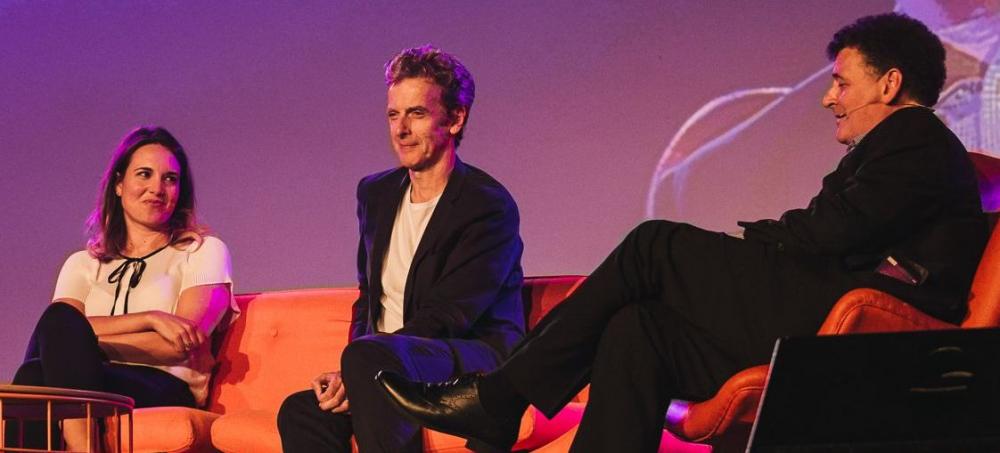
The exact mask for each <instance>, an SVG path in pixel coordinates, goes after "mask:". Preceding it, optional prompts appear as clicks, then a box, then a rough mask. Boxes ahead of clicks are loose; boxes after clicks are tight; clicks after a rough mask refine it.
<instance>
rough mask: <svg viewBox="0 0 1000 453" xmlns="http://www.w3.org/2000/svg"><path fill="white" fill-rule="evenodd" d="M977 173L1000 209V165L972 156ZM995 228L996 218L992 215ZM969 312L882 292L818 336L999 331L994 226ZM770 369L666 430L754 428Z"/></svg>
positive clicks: (868, 294) (987, 204) (861, 296)
mask: <svg viewBox="0 0 1000 453" xmlns="http://www.w3.org/2000/svg"><path fill="white" fill-rule="evenodd" d="M969 154H970V157H971V159H972V161H973V164H974V165H975V167H976V172H977V176H978V180H979V190H980V193H981V197H982V201H983V209H984V211H987V212H992V211H996V210H998V209H1000V160H998V159H995V158H992V157H989V156H985V155H981V154H976V153H969ZM991 223H992V224H993V225H996V214H995V213H994V214H991ZM968 302H969V312H968V314H967V315H966V318H965V320H964V321H963V322H962V324H961V326H957V325H954V324H950V323H946V322H943V321H940V320H938V319H935V318H932V317H930V316H928V315H926V314H924V313H923V312H921V311H919V310H917V309H916V308H913V307H912V306H910V305H909V304H907V303H905V302H903V301H901V300H899V299H897V298H895V297H893V296H891V295H889V294H886V293H883V292H881V291H878V290H874V289H868V288H861V289H856V290H853V291H850V292H848V293H847V294H845V295H844V296H843V297H841V299H840V300H839V301H838V302H837V304H836V305H834V307H833V309H832V310H831V311H830V314H829V315H828V316H827V318H826V321H825V322H824V323H823V325H822V326H821V327H820V330H819V332H818V334H819V335H837V334H847V333H874V332H903V331H915V330H935V329H956V328H959V327H962V328H976V327H997V326H1000V228H996V227H995V226H994V228H993V232H992V234H991V237H990V240H989V242H988V243H987V245H986V249H985V251H984V252H983V257H982V259H981V260H980V262H979V267H978V268H977V270H976V275H975V278H974V279H973V281H972V289H971V291H970V294H969V301H968ZM766 371H767V366H766V365H762V366H757V367H754V368H749V369H747V370H744V371H742V372H740V373H738V374H736V375H735V376H733V377H732V378H730V380H729V381H728V382H726V383H725V384H724V385H723V386H722V388H721V389H719V391H718V392H717V393H716V395H715V396H714V397H713V398H712V399H710V400H708V401H705V402H701V403H695V404H692V405H690V407H689V408H688V410H687V414H686V416H685V417H681V418H680V419H679V420H676V421H674V422H673V423H670V424H668V426H667V428H668V429H669V430H670V431H672V432H674V433H676V434H678V435H679V436H682V437H684V438H686V439H692V440H705V439H710V438H713V437H716V436H718V435H720V434H722V433H724V432H726V430H727V429H728V428H729V427H730V426H731V425H732V424H733V422H734V421H737V420H739V421H742V422H746V423H752V422H753V419H754V416H755V415H756V411H757V405H758V404H759V402H760V395H761V391H762V390H763V388H764V383H765V381H766V375H767V373H766Z"/></svg>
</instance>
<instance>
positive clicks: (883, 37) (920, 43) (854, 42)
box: [826, 13, 945, 107]
mask: <svg viewBox="0 0 1000 453" xmlns="http://www.w3.org/2000/svg"><path fill="white" fill-rule="evenodd" d="M847 47H851V48H854V49H857V50H858V51H860V52H861V53H862V55H864V57H865V62H866V63H868V65H869V66H871V67H872V69H874V70H875V71H876V73H877V75H882V74H885V73H886V72H888V71H889V70H890V69H892V68H896V69H899V71H900V72H902V73H903V85H902V86H901V87H900V93H905V94H907V95H909V96H910V97H912V98H913V99H915V100H916V101H917V102H919V103H921V104H923V105H925V106H928V107H930V106H932V105H934V104H936V103H937V101H938V97H939V96H940V95H941V88H942V87H943V86H944V79H945V66H944V46H942V45H941V40H940V39H938V37H937V36H936V35H934V33H933V32H931V31H930V30H929V29H927V26H926V25H924V24H923V23H922V22H920V21H919V20H916V19H914V18H912V17H910V16H907V15H905V14H899V13H889V14H879V15H875V16H867V17H862V18H860V19H858V20H857V21H856V22H854V23H853V24H851V25H848V26H846V27H844V28H841V29H840V30H839V31H837V33H835V34H834V35H833V39H832V40H830V44H828V45H827V46H826V56H827V57H828V58H829V59H830V60H831V61H832V60H834V59H836V58H837V54H838V53H839V52H840V51H841V50H843V49H844V48H847Z"/></svg>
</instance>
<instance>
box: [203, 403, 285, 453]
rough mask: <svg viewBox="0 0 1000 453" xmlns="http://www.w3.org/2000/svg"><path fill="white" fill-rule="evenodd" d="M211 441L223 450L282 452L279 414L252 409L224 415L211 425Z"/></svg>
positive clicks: (246, 452)
mask: <svg viewBox="0 0 1000 453" xmlns="http://www.w3.org/2000/svg"><path fill="white" fill-rule="evenodd" d="M212 444H213V445H215V448H218V449H219V450H222V451H224V452H240V453H273V452H280V451H281V438H280V437H279V436H278V421H277V416H276V413H275V412H271V411H264V410H249V411H238V412H234V413H231V414H226V415H223V416H222V417H220V418H219V419H218V420H216V421H215V423H214V424H213V425H212Z"/></svg>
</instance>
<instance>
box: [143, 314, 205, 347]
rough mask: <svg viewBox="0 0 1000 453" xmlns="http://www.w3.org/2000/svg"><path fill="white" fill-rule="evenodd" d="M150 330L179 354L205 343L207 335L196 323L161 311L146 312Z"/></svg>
mask: <svg viewBox="0 0 1000 453" xmlns="http://www.w3.org/2000/svg"><path fill="white" fill-rule="evenodd" d="M144 314H145V316H146V322H147V323H148V325H149V328H150V329H152V330H154V331H156V333H158V334H160V336H161V337H163V338H164V339H165V340H167V341H168V342H170V344H171V345H173V347H174V349H176V350H177V351H178V352H189V351H192V350H194V349H197V348H198V347H200V346H201V345H202V344H203V343H205V334H204V333H203V332H202V331H201V329H199V328H198V325H197V324H195V322H194V321H191V320H189V319H187V318H182V317H180V316H176V315H172V314H170V313H165V312H162V311H159V310H152V311H147V312H144Z"/></svg>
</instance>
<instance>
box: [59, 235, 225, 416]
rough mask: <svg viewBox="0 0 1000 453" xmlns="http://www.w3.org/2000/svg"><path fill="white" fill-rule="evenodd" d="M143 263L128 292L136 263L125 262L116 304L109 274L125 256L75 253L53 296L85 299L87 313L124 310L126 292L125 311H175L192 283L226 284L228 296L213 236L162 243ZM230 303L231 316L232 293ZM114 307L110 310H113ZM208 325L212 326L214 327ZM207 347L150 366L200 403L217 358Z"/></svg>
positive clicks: (220, 246)
mask: <svg viewBox="0 0 1000 453" xmlns="http://www.w3.org/2000/svg"><path fill="white" fill-rule="evenodd" d="M144 261H145V262H146V267H145V270H144V271H143V273H142V278H141V280H139V283H138V284H137V285H136V287H135V288H132V289H131V290H129V281H130V280H131V278H132V275H133V273H135V271H136V266H134V265H131V266H128V268H127V269H126V271H125V273H124V275H122V276H121V288H120V290H119V294H118V299H117V302H116V301H115V288H116V287H117V286H118V284H116V283H108V276H109V275H110V274H111V273H112V272H114V271H115V270H116V269H118V268H119V267H120V266H121V265H122V264H123V263H124V262H125V259H116V260H112V261H110V262H107V263H101V262H100V261H99V260H97V259H95V258H94V257H92V256H90V254H89V253H88V252H87V251H86V250H81V251H79V252H76V253H74V254H72V255H70V257H69V258H68V259H66V263H65V264H63V267H62V271H60V272H59V278H58V280H57V281H56V290H55V294H53V296H52V300H58V299H75V300H78V301H81V302H83V306H84V312H85V314H86V315H87V316H109V315H112V314H114V315H120V314H122V313H123V311H124V309H125V296H126V293H128V313H141V312H144V311H150V310H160V311H164V312H167V313H171V314H173V313H174V312H175V311H176V309H177V301H178V299H180V295H181V292H183V291H184V290H185V289H188V288H191V287H194V286H200V285H214V284H220V283H224V284H227V285H229V287H230V288H229V289H230V295H232V284H233V280H232V277H231V275H230V274H231V270H230V269H231V263H230V257H229V249H227V248H226V244H225V243H223V242H222V241H221V240H219V239H218V238H216V237H212V236H206V237H205V238H204V241H203V242H202V243H201V244H200V246H199V244H198V243H197V242H192V243H191V244H189V245H187V246H185V248H184V249H183V250H181V249H177V248H176V247H166V248H164V249H163V250H160V251H159V252H157V253H155V254H153V255H152V256H149V257H148V258H145V260H144ZM229 305H230V307H231V308H230V309H231V310H233V312H234V314H235V313H237V312H239V308H238V307H237V306H236V299H235V298H234V297H232V296H230V303H229ZM112 307H114V313H111V310H112ZM232 319H235V316H234V317H233V318H232ZM212 327H213V329H214V328H215V327H216V326H212ZM209 349H210V348H199V350H198V351H196V352H195V353H193V354H191V355H190V356H189V357H188V359H187V360H185V361H184V362H183V363H181V364H178V365H174V366H160V365H148V366H153V367H155V368H159V369H161V370H163V371H166V372H167V373H170V374H172V375H174V376H176V377H178V378H179V379H181V380H183V381H184V382H187V383H188V386H189V387H190V388H191V393H192V394H193V395H194V398H195V401H196V402H197V403H198V405H199V406H201V405H203V404H204V403H205V399H206V397H207V396H208V381H209V378H210V376H211V372H212V367H213V366H214V365H215V358H214V357H212V354H211V352H210V351H209ZM137 365H143V364H137Z"/></svg>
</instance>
